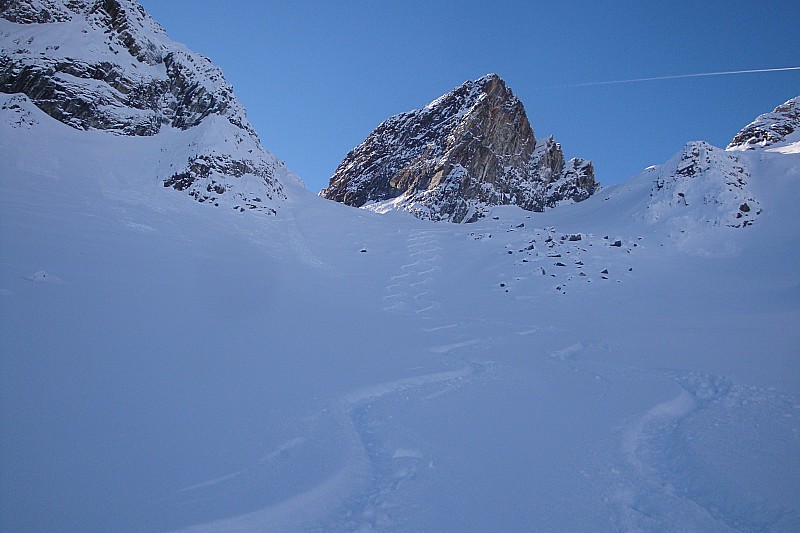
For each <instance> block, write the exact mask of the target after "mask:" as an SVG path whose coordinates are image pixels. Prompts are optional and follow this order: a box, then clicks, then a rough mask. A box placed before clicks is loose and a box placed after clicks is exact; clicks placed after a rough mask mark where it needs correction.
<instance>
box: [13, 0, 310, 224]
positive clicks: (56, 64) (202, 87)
mask: <svg viewBox="0 0 800 533" xmlns="http://www.w3.org/2000/svg"><path fill="white" fill-rule="evenodd" d="M0 17H2V18H0V91H2V92H5V93H10V94H18V93H21V94H25V95H27V97H28V98H29V99H30V100H31V101H32V102H33V103H35V104H36V105H37V106H38V107H39V108H40V109H41V110H43V111H44V112H45V113H47V114H48V115H50V116H51V117H53V118H54V119H56V120H58V121H60V122H63V123H65V124H67V125H69V126H71V127H73V128H76V129H79V130H100V131H103V132H107V133H109V134H115V135H125V136H154V135H158V134H159V133H160V132H162V131H165V130H167V129H178V130H184V131H186V130H190V131H191V130H203V133H199V134H198V133H195V134H194V136H195V137H200V138H203V140H202V141H200V142H199V143H192V144H190V145H188V146H180V147H173V146H169V145H164V147H163V151H164V152H166V153H172V152H181V153H182V155H183V153H185V152H187V151H188V152H190V155H189V156H188V157H186V156H183V157H181V158H180V159H179V158H175V159H173V160H172V161H169V163H168V164H165V165H163V167H162V168H161V169H160V172H159V175H158V176H157V178H158V179H159V180H161V182H162V183H164V185H165V186H167V187H171V188H174V189H176V190H179V191H185V192H186V193H188V194H189V195H190V196H191V197H193V198H195V199H196V200H198V201H200V202H206V203H208V204H213V205H221V204H225V205H229V206H230V207H233V208H236V209H237V210H245V209H247V210H258V211H264V212H268V213H274V212H275V210H276V209H278V208H279V207H280V205H281V204H282V203H283V200H285V198H286V194H285V192H284V190H283V187H284V184H285V183H286V182H291V181H296V178H294V177H293V176H291V175H290V173H289V172H288V171H287V170H286V169H285V167H284V165H283V163H282V162H281V161H278V160H277V159H276V158H275V157H274V156H273V155H272V154H270V153H268V152H267V151H266V150H264V148H263V147H262V146H261V144H260V142H259V139H258V136H257V135H256V133H255V130H253V128H252V126H251V125H250V124H249V122H248V121H247V118H246V114H245V111H244V108H243V107H242V106H241V104H240V103H239V102H238V101H237V100H236V97H235V96H234V95H233V90H232V88H231V87H230V85H228V84H227V83H226V82H225V78H224V77H223V75H222V72H221V71H220V70H219V69H218V68H217V67H215V66H214V65H212V64H211V62H210V61H209V60H208V59H207V58H205V57H203V56H201V55H199V54H196V53H194V52H192V51H190V50H188V49H186V48H185V47H184V46H183V45H180V44H177V43H174V42H173V41H171V40H170V39H169V38H168V37H167V35H166V34H165V33H164V30H163V29H162V28H161V27H160V26H159V25H158V23H157V22H155V21H154V20H153V19H152V18H151V17H150V16H149V15H148V14H147V13H145V11H144V10H143V9H142V8H141V6H139V5H138V3H137V2H136V1H135V0H95V1H88V0H86V1H65V0H15V1H12V2H5V3H3V5H2V6H0ZM216 119H221V120H216ZM209 122H212V123H213V126H211V128H209ZM208 129H213V130H214V131H213V132H208V133H206V132H207V130H208ZM209 136H213V137H214V143H213V144H210V143H209V142H208V138H209ZM154 177H156V176H154Z"/></svg>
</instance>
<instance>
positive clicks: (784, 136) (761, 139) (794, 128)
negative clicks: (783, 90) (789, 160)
mask: <svg viewBox="0 0 800 533" xmlns="http://www.w3.org/2000/svg"><path fill="white" fill-rule="evenodd" d="M797 142H800V96H796V97H794V98H792V99H790V100H788V101H786V102H784V103H783V104H781V105H779V106H778V107H776V108H775V109H774V110H773V111H772V112H771V113H764V114H763V115H759V116H758V117H757V118H756V119H755V120H754V121H753V122H751V123H750V124H748V125H747V126H745V127H744V128H742V130H741V131H740V132H739V133H737V134H736V137H734V138H733V141H731V143H730V144H729V145H728V150H753V149H755V148H766V147H771V148H777V147H779V146H781V145H785V144H787V143H797Z"/></svg>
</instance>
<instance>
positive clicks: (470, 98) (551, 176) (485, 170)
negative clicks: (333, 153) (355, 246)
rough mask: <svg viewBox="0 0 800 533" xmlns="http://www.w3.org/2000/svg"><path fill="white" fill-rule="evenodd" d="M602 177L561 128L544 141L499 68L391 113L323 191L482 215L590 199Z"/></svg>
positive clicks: (355, 202) (460, 216) (334, 196)
mask: <svg viewBox="0 0 800 533" xmlns="http://www.w3.org/2000/svg"><path fill="white" fill-rule="evenodd" d="M597 187H598V185H597V183H596V182H595V180H594V169H593V167H592V164H591V162H589V161H585V160H582V159H572V160H569V161H566V162H565V161H564V154H563V152H562V150H561V145H560V144H559V143H557V142H555V140H553V138H552V137H548V138H546V139H544V140H542V141H537V139H536V137H535V136H534V133H533V129H532V128H531V125H530V123H529V122H528V117H527V115H526V114H525V109H524V107H523V105H522V102H520V100H519V99H518V98H517V97H516V96H515V95H514V94H513V93H512V92H511V90H510V89H508V87H506V85H505V83H504V82H503V80H502V79H500V78H499V77H498V76H497V75H496V74H490V75H487V76H484V77H483V78H480V79H478V80H476V81H467V82H465V83H464V84H463V85H461V86H460V87H458V88H457V89H455V90H454V91H452V92H450V93H448V94H446V95H444V96H442V97H440V98H438V99H436V100H434V101H433V102H431V103H430V104H428V105H427V106H426V107H424V108H423V109H420V110H417V111H412V112H408V113H401V114H399V115H396V116H394V117H392V118H390V119H388V120H386V121H385V122H384V123H383V124H381V125H380V126H378V128H377V129H375V131H373V132H372V133H371V134H370V135H369V136H368V137H367V139H366V140H365V141H364V142H363V143H362V144H361V145H359V146H358V147H356V148H355V149H353V150H352V151H351V152H350V153H349V154H347V156H346V157H345V159H344V161H342V163H341V164H340V165H339V167H338V168H337V170H336V172H335V173H334V175H333V177H332V178H331V180H330V184H329V186H328V187H327V188H326V189H324V190H323V191H322V192H321V193H320V196H323V197H325V198H328V199H330V200H335V201H337V202H342V203H345V204H347V205H351V206H355V207H364V206H370V207H371V208H373V209H375V210H378V211H381V210H388V209H404V210H407V211H410V212H411V213H413V214H414V215H416V216H418V217H420V218H425V219H431V220H449V221H453V222H472V221H475V220H477V219H479V218H481V217H483V216H485V214H486V213H487V211H488V209H489V208H490V207H492V206H496V205H509V204H511V205H518V206H520V207H522V208H523V209H526V210H530V211H542V210H543V209H545V208H546V207H554V206H556V205H558V204H560V203H564V202H577V201H581V200H585V199H586V198H588V197H589V196H590V195H592V194H593V193H594V191H595V190H596V188H597Z"/></svg>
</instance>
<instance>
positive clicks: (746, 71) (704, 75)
mask: <svg viewBox="0 0 800 533" xmlns="http://www.w3.org/2000/svg"><path fill="white" fill-rule="evenodd" d="M785 70H800V67H781V68H757V69H751V70H727V71H724V72H699V73H697V74H677V75H674V76H654V77H652V78H633V79H629V80H611V81H592V82H589V83H575V84H572V85H557V86H554V87H542V88H543V89H567V88H572V87H593V86H597V85H616V84H619V83H637V82H641V81H657V80H677V79H680V78H701V77H706V76H730V75H732V74H752V73H756V72H780V71H785Z"/></svg>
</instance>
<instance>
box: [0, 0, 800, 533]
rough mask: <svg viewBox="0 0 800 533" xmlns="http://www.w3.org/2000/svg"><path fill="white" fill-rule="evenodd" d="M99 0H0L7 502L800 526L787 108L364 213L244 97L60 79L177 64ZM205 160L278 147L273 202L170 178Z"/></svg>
mask: <svg viewBox="0 0 800 533" xmlns="http://www.w3.org/2000/svg"><path fill="white" fill-rule="evenodd" d="M112 4H113V2H111V1H110V0H109V1H104V2H97V3H94V2H91V3H90V2H80V1H76V0H67V1H63V2H56V1H53V0H50V1H46V0H39V1H33V0H29V1H14V2H4V3H0V6H1V8H2V10H3V14H4V16H5V17H6V19H7V20H0V32H2V38H1V39H0V43H2V49H3V57H4V59H3V61H4V63H3V64H4V65H6V66H7V65H11V66H10V67H8V68H11V69H12V70H11V71H7V70H5V67H4V70H3V73H2V76H3V80H4V81H3V87H10V86H14V87H19V90H20V91H22V92H15V93H13V94H11V93H9V94H6V93H3V94H0V153H2V154H3V157H2V159H0V184H2V186H3V194H2V195H0V250H2V253H0V473H2V475H0V502H2V504H1V505H0V530H2V531H4V532H12V533H14V532H28V531H53V532H85V531H143V532H151V531H152V532H161V531H183V532H201V531H202V532H207V531H211V532H213V531H248V532H263V531H279V532H284V531H326V532H328V531H331V532H345V531H348V532H349V531H385V532H400V531H556V532H557V531H725V532H727V531H778V532H783V531H785V532H790V531H798V530H800V359H798V357H797V354H798V353H800V330H798V328H797V324H798V323H800V280H799V279H798V273H797V265H798V264H800V245H798V238H797V227H798V223H800V220H798V218H799V215H798V211H797V205H798V203H800V187H798V182H799V181H800V152H798V150H797V149H796V147H797V141H796V140H794V139H795V138H794V137H793V135H794V134H789V135H786V136H785V137H784V140H782V141H780V142H775V143H773V144H770V145H769V146H766V147H764V146H761V145H759V144H758V143H755V144H752V146H751V149H747V150H739V149H730V150H722V149H720V148H716V147H713V146H711V145H709V144H708V143H704V142H701V141H696V142H691V143H688V144H687V145H686V147H684V149H682V150H681V151H680V152H678V153H677V154H676V155H675V156H674V157H673V158H671V159H670V160H669V161H667V162H666V163H664V164H663V165H660V166H657V167H652V168H649V169H647V170H645V171H644V172H642V173H640V174H638V175H636V176H633V177H632V178H631V179H630V180H628V181H627V182H625V183H622V184H619V185H613V186H609V187H606V188H603V189H601V190H599V191H598V192H597V193H595V194H592V195H591V196H590V197H588V198H586V199H585V200H583V201H580V202H567V203H566V205H562V206H560V207H559V208H558V209H547V210H545V211H544V212H533V211H528V210H525V209H522V208H521V207H519V206H515V205H499V206H495V207H488V206H483V207H481V209H485V210H486V211H485V213H486V216H484V217H483V218H480V219H478V220H476V221H475V222H474V223H472V224H468V225H463V224H437V223H431V222H430V221H428V220H419V219H417V218H415V217H410V216H406V215H405V214H404V213H398V212H389V213H387V214H385V215H379V214H376V213H374V212H371V211H368V210H361V209H352V208H350V207H347V206H343V205H341V204H339V203H336V202H329V201H323V200H321V199H319V198H317V197H315V196H313V195H312V194H310V193H308V192H307V191H304V190H303V189H302V188H301V185H300V184H299V182H297V181H295V180H294V179H293V177H292V176H291V174H289V173H288V171H286V170H285V167H283V166H282V165H281V164H279V163H278V162H277V161H276V160H274V158H272V156H269V155H268V154H267V153H266V152H263V151H261V150H262V149H261V148H260V145H258V144H257V139H256V138H255V137H254V136H252V135H250V134H249V133H247V130H248V128H247V127H245V124H246V123H245V122H242V123H241V126H242V127H240V126H237V125H236V124H234V123H233V122H231V118H232V117H235V116H239V117H241V118H242V119H243V117H244V115H243V111H242V114H237V113H238V112H236V113H235V112H234V111H233V110H234V109H239V110H240V111H241V109H240V107H237V106H238V104H236V103H235V100H229V101H227V102H228V103H227V104H226V105H228V106H229V107H228V108H227V110H226V111H223V110H222V107H215V106H212V107H213V108H214V109H216V111H209V112H208V113H207V114H204V113H205V111H201V108H202V107H203V106H204V105H205V104H203V105H201V106H200V107H195V105H194V100H193V97H188V99H186V100H182V99H180V98H178V97H177V96H176V97H175V102H182V103H180V104H178V103H175V102H173V100H172V97H170V96H169V95H170V94H173V93H172V92H171V90H170V91H168V92H169V94H167V92H165V93H160V94H161V96H159V97H158V99H157V100H158V102H161V103H159V104H158V105H157V106H155V107H147V106H144V107H142V108H138V107H135V106H134V107H131V106H132V104H131V103H130V101H129V100H126V99H127V98H128V96H127V95H129V94H131V93H130V92H125V91H120V90H118V89H114V90H115V91H117V92H113V91H111V89H109V88H108V87H111V88H112V89H113V88H114V87H113V86H112V85H113V84H112V85H108V82H107V81H103V80H98V81H97V83H96V84H94V85H92V90H88V89H81V90H80V91H78V90H77V89H76V87H77V86H78V84H79V83H80V84H86V85H89V84H90V83H89V82H88V81H86V80H88V78H86V79H84V78H81V77H80V76H77V75H74V74H71V75H69V76H68V75H66V74H57V71H56V70H55V67H52V65H51V64H50V63H48V62H49V61H50V60H51V59H53V58H59V57H62V55H60V54H62V53H63V57H62V59H60V60H59V61H63V63H64V64H67V63H70V62H71V61H67V59H70V58H72V59H74V57H84V60H80V61H78V60H75V62H76V63H81V64H87V65H88V64H94V63H91V61H94V59H93V58H95V56H96V54H101V53H103V54H105V53H106V52H105V51H103V50H109V48H108V47H109V46H110V47H111V48H112V49H113V50H117V52H118V53H117V54H114V53H113V52H112V51H111V50H109V51H108V54H111V55H113V57H114V58H117V59H118V58H120V57H124V58H125V61H121V62H119V63H115V62H111V61H110V59H111V55H109V56H108V59H109V64H111V65H112V70H114V69H119V71H120V72H123V73H124V77H125V79H129V80H131V79H134V77H135V76H134V73H135V71H138V72H145V73H146V74H147V75H146V76H145V75H142V80H144V79H145V78H146V79H149V80H151V81H153V80H159V79H160V80H162V81H164V80H169V79H171V78H170V77H169V74H168V72H167V69H166V68H165V67H164V63H163V62H162V63H157V62H156V64H154V65H150V64H149V63H147V62H146V61H145V62H139V61H138V60H136V59H134V58H135V57H136V56H137V55H138V54H139V52H137V51H136V50H137V47H139V46H140V44H139V45H136V46H133V45H131V50H132V51H131V50H129V49H128V48H124V49H123V45H122V44H120V43H125V42H129V43H131V42H137V43H143V42H144V41H142V40H141V39H142V36H143V35H145V36H150V37H148V38H149V39H150V42H151V43H153V45H154V46H155V50H157V53H155V56H153V57H162V61H166V59H165V57H166V56H165V55H163V54H164V52H165V50H167V49H170V48H169V47H172V46H175V47H179V45H175V44H174V43H171V42H170V41H169V40H168V38H167V37H166V36H164V35H163V33H161V32H160V30H158V29H157V27H156V26H154V24H155V23H153V22H152V21H151V20H150V19H149V18H147V17H146V15H144V14H142V12H141V11H139V10H138V8H137V9H136V10H135V11H130V12H129V11H128V8H130V9H134V8H136V6H135V4H132V3H128V2H119V3H117V4H115V5H118V6H120V7H124V8H125V12H126V13H128V15H126V18H125V20H128V21H137V20H138V21H139V22H140V23H141V24H142V25H143V26H137V25H136V24H139V23H135V24H134V23H133V22H129V25H130V28H139V29H136V30H135V31H134V30H133V29H129V30H122V29H118V30H108V28H109V27H113V26H106V30H104V31H103V32H99V33H98V32H96V31H95V30H94V29H92V24H95V22H92V21H94V20H95V19H94V18H93V17H95V16H97V17H100V18H101V19H103V18H105V15H102V13H105V14H109V13H110V12H111V11H113V9H111V8H110V7H109V6H111V5H112ZM101 12H102V13H101ZM136 13H138V15H135V14H136ZM134 15H135V16H134ZM98 20H99V19H98ZM143 21H145V22H146V24H145V22H143ZM76 27H77V28H78V30H77V32H76V31H75V28H76ZM142 27H145V28H150V30H146V29H142ZM81 28H82V29H81ZM118 28H120V27H118ZM83 30H86V33H84V32H83ZM125 31H128V32H129V33H130V35H132V36H133V35H134V34H135V35H136V38H135V39H133V40H131V39H129V38H127V37H124V36H123V34H124V33H125ZM57 36H62V37H57ZM81 36H83V37H81ZM84 38H85V39H86V41H85V42H83V41H81V42H82V43H83V44H80V43H78V44H76V41H71V39H84ZM104 39H107V40H104ZM15 41H18V42H15ZM29 41H30V42H29ZM57 41H58V42H57ZM70 43H72V44H70ZM93 43H94V44H93ZM79 44H80V46H79ZM101 44H102V46H101ZM48 46H52V47H55V46H59V49H58V50H55V49H54V48H50V49H48V48H47V47H48ZM69 46H73V47H74V48H75V52H74V54H75V56H74V57H73V55H72V52H70V53H69V54H68V53H66V52H64V50H66V49H67V48H68V47H69ZM91 46H99V48H96V49H95V50H94V51H92V49H91ZM164 47H166V48H164ZM22 49H24V50H28V51H27V52H22V51H20V50H22ZM34 50H38V51H42V52H43V53H42V54H38V55H37V54H36V53H34V52H33V51H34ZM141 50H151V49H150V48H149V47H147V46H144V47H143V48H141V49H140V51H141ZM79 53H80V54H83V55H78V54H79ZM186 53H187V54H190V55H191V53H189V52H186ZM192 57H195V56H192ZM198 58H199V56H197V57H195V60H196V61H197V62H198V63H196V64H200V62H201V60H200V59H198ZM90 60H91V61H90ZM61 64H62V63H59V65H61ZM98 64H99V63H98ZM202 64H203V65H206V66H207V63H205V62H203V63H202ZM45 65H51V66H47V67H45ZM114 65H115V66H114ZM133 65H138V66H136V67H134V66H133ZM146 65H149V66H146ZM51 67H52V68H53V69H54V70H53V72H51V73H49V74H48V72H50V69H51ZM65 68H66V67H65ZM70 68H77V67H70ZM162 68H163V70H162ZM187 68H188V67H187ZM26 69H28V70H26ZM189 71H190V72H191V76H190V77H192V78H193V79H195V78H194V77H195V76H200V75H201V71H202V72H206V71H204V70H203V69H199V70H197V71H195V70H192V69H189ZM9 72H11V73H10V74H9ZM58 72H62V73H63V72H64V71H58ZM70 72H73V70H71V71H70ZM87 72H88V71H87ZM25 73H31V77H29V78H25V79H29V80H31V82H30V83H28V82H25V81H24V80H22V79H21V78H23V77H25V76H28V74H25ZM34 74H35V75H34ZM70 76H73V77H70ZM92 79H93V78H92ZM120 79H122V78H120ZM196 79H199V78H196ZM216 79H217V81H218V82H219V85H208V86H207V87H209V88H210V89H213V90H208V91H207V93H208V94H213V95H217V96H214V98H216V100H214V101H216V102H221V101H222V100H220V99H221V98H222V96H221V95H222V94H223V93H224V92H225V91H224V90H223V88H224V87H226V86H224V84H223V82H222V81H221V79H222V78H221V77H220V78H216ZM35 80H38V81H35ZM126 83H127V82H126ZM153 83H156V85H157V81H153ZM203 83H205V82H203ZM209 83H210V82H209ZM120 86H121V85H120ZM204 87H206V86H205V85H204ZM214 87H217V89H214ZM4 90H5V89H4ZM217 90H219V91H222V92H215V91H217ZM226 90H227V89H226ZM25 91H28V92H25ZM47 91H53V92H52V93H47ZM46 94H54V95H56V94H57V95H59V96H58V98H55V100H54V101H53V102H48V98H49V97H45V96H44V95H46ZM178 94H183V93H181V92H180V91H178ZM186 94H189V93H186ZM191 94H196V93H191ZM202 94H206V93H202ZM68 95H74V100H71V98H73V97H72V96H70V97H69V98H68V97H67V96H68ZM162 96H163V99H162ZM173 96H174V94H173ZM103 98H107V99H106V100H103ZM201 101H205V100H202V98H201ZM209 101H210V100H209ZM69 102H72V103H69ZM100 102H105V103H100ZM114 102H116V103H114ZM171 102H173V103H175V107H174V109H173V103H171ZM84 105H86V106H89V107H90V108H91V106H93V105H94V106H96V107H97V109H98V110H99V112H98V113H95V111H92V112H91V113H89V112H87V113H84V112H83V111H80V110H81V109H82V108H83V107H82V106H84ZM181 106H185V107H183V108H182V110H181V111H178V108H181ZM134 110H138V111H134ZM139 112H141V113H139ZM179 115H180V116H182V117H184V118H183V119H176V118H175V117H177V116H179ZM144 116H147V117H151V118H152V117H157V118H152V121H151V118H148V119H147V120H141V119H142V117H144ZM92 117H95V118H92ZM98 117H100V118H98ZM103 117H104V118H103ZM114 117H116V118H114ZM126 117H127V118H126ZM191 117H194V118H191ZM518 118H519V117H518ZM164 120H166V121H167V122H166V123H165V122H164ZM175 120H178V121H177V122H175ZM182 120H186V121H188V122H186V123H182V122H180V121H182ZM234 120H236V119H235V118H234ZM520 120H521V118H520ZM153 121H154V122H153ZM190 122H191V123H192V124H193V125H189V123H190ZM142 124H157V125H158V124H160V125H158V126H157V127H156V126H152V128H153V129H152V131H151V132H150V133H149V134H143V133H142V132H139V133H137V128H139V127H140V126H141V125H142ZM767 127H768V126H767ZM237 133H238V134H239V135H241V139H243V140H242V141H241V142H240V143H239V144H237V145H234V146H242V147H247V146H249V147H250V148H248V149H243V150H244V151H242V150H239V149H236V148H235V147H229V146H228V145H230V144H231V142H230V139H233V138H235V136H234V137H231V135H232V134H237ZM225 139H229V142H228V143H225ZM531 142H533V141H532V140H530V139H529V141H528V145H527V146H529V145H530V143H531ZM550 146H553V145H550ZM249 149H252V150H253V152H252V153H250V152H248V151H247V150H249ZM532 153H536V150H535V149H534V150H533V152H532ZM553 153H555V151H554V152H553ZM245 154H247V155H245ZM196 155H204V157H205V159H204V160H211V157H212V156H214V157H215V158H220V160H223V161H224V160H225V159H224V157H226V156H228V157H230V160H231V161H233V162H236V161H240V160H239V159H238V158H239V157H242V158H244V160H250V161H253V162H259V161H261V162H263V163H264V164H265V165H267V167H268V168H272V169H273V171H274V174H273V185H274V187H276V189H275V190H273V193H274V194H273V200H272V202H268V201H267V199H268V198H267V197H266V194H265V192H268V191H269V190H272V189H269V182H267V181H264V179H263V178H262V177H261V176H259V175H256V174H247V173H244V174H242V175H241V177H236V175H235V173H234V174H233V175H230V176H229V175H223V174H222V172H223V170H214V171H211V172H210V175H209V176H210V178H209V179H214V180H224V183H225V184H226V186H227V185H230V187H231V188H230V189H226V190H225V192H223V193H219V195H218V196H216V193H214V194H215V197H216V202H219V203H220V205H230V206H231V207H235V206H237V205H238V206H240V207H242V206H244V205H245V204H244V203H238V204H237V203H236V202H237V201H238V200H235V199H234V198H233V197H234V195H236V194H238V193H239V192H242V194H244V192H249V193H254V192H255V191H262V192H261V193H259V194H264V196H263V197H261V198H262V199H263V200H264V201H263V202H262V203H263V204H265V206H272V208H273V209H275V212H274V213H272V212H271V211H270V209H254V210H252V212H250V213H248V214H247V216H242V214H240V213H239V210H233V209H209V207H208V203H209V201H210V200H207V201H206V202H204V203H203V205H201V204H200V203H198V202H197V201H195V200H198V199H199V198H202V195H200V196H199V197H198V196H194V197H191V196H188V195H186V194H178V193H176V192H174V191H173V190H172V189H171V188H170V187H164V186H163V182H164V180H166V179H168V178H169V177H170V176H172V175H173V174H174V173H175V172H177V170H181V171H186V172H188V171H189V170H190V166H191V165H190V164H189V163H188V161H189V159H190V158H191V157H192V156H196ZM215 160H216V159H215ZM221 164H222V163H220V165H221ZM254 164H255V163H254ZM271 164H274V165H275V166H274V167H270V166H269V165H271ZM220 168H222V167H220ZM216 172H220V174H219V175H217V174H216ZM202 179H206V178H198V180H202ZM218 182H220V181H218ZM193 185H194V183H193V184H192V186H193ZM279 185H282V186H283V191H284V194H285V195H286V197H287V199H286V200H281V199H280V198H281V195H279V194H278V192H277V187H278V186H279ZM192 186H190V187H189V188H187V189H185V191H192V190H199V189H192ZM202 190H203V191H205V192H203V193H202V194H206V193H209V191H207V190H206V189H202Z"/></svg>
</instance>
